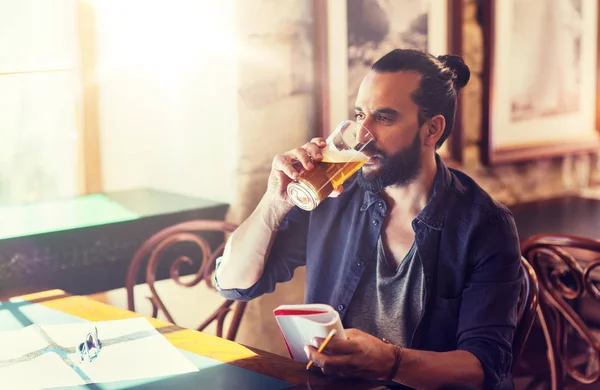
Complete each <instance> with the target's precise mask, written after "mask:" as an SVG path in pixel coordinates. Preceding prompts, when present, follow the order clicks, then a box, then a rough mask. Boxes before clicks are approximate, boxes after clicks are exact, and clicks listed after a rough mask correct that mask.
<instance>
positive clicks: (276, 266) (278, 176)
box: [215, 50, 521, 389]
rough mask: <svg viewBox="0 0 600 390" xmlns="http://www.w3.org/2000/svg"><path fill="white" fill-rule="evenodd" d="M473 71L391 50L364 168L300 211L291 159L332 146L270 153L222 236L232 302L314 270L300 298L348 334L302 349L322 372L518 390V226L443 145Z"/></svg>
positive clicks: (373, 75)
mask: <svg viewBox="0 0 600 390" xmlns="http://www.w3.org/2000/svg"><path fill="white" fill-rule="evenodd" d="M469 76H470V72H469V69H468V67H467V66H466V65H465V64H464V62H463V61H462V59H461V58H459V57H456V56H441V57H439V58H435V57H433V56H431V55H430V54H427V53H424V52H420V51H416V50H394V51H392V52H390V53H388V54H387V55H385V56H384V57H382V58H381V59H379V60H378V61H377V62H376V63H375V64H374V65H373V66H372V69H371V70H370V71H369V73H368V74H367V75H366V76H365V78H364V80H363V81H362V84H361V86H360V89H359V92H358V97H357V100H356V121H358V122H359V123H361V124H362V125H363V126H364V127H366V128H367V129H368V130H369V131H370V132H371V134H373V136H374V138H375V143H374V146H373V147H372V148H369V149H368V150H367V151H366V154H368V156H369V157H370V159H369V161H368V162H367V164H366V165H365V166H364V167H363V168H362V169H361V171H359V172H358V173H357V174H356V175H355V177H354V178H352V179H351V180H349V181H347V182H346V183H345V184H344V187H345V189H343V190H342V191H338V192H337V193H336V194H335V196H334V197H331V198H329V199H327V200H325V201H324V202H323V203H322V204H320V205H319V206H318V207H317V208H316V209H315V210H314V211H312V212H306V211H302V210H300V209H299V208H296V207H293V205H292V203H291V202H290V201H289V199H288V198H287V194H286V186H287V184H288V183H289V182H290V181H291V180H292V179H293V178H296V177H297V176H298V172H297V171H296V169H295V167H294V166H293V165H292V162H294V161H295V160H298V161H300V162H301V163H302V165H303V167H304V168H305V169H307V170H310V169H312V168H313V162H318V161H320V159H321V157H322V156H321V154H320V150H321V148H322V147H323V146H324V144H325V142H324V140H323V139H320V138H316V139H313V140H312V141H311V142H309V143H307V144H306V145H304V146H302V147H301V148H297V149H294V150H291V151H289V152H287V153H284V154H282V155H278V156H276V157H275V158H274V160H273V165H272V171H271V175H270V177H269V183H268V189H267V192H266V193H265V195H264V197H263V199H262V201H261V202H260V204H259V205H258V207H257V208H256V210H255V211H254V212H253V214H252V215H251V216H250V217H249V218H248V219H247V220H246V221H245V222H244V223H243V224H242V225H240V227H239V228H238V229H237V230H236V231H235V232H234V233H233V234H232V236H231V238H230V240H229V241H228V243H227V246H226V249H225V253H224V256H223V257H222V258H221V259H220V261H219V264H218V265H217V272H216V275H215V280H216V282H217V285H218V286H219V288H220V289H221V293H222V295H224V296H225V297H227V298H231V299H238V300H249V299H253V298H255V297H257V296H259V295H261V294H264V293H268V292H271V291H273V289H274V288H275V284H276V283H279V282H283V281H287V280H289V279H291V277H292V275H293V272H294V269H295V268H296V267H298V266H302V265H306V296H305V301H306V303H326V304H329V305H331V306H332V307H334V308H336V309H337V310H338V312H339V313H340V316H341V318H342V321H343V324H344V327H345V328H352V329H348V330H347V336H348V339H347V340H333V341H332V342H331V343H330V344H329V345H328V346H327V348H326V349H325V351H327V354H325V353H318V352H317V350H316V348H315V347H314V346H308V347H307V354H308V356H309V358H310V359H311V360H313V361H314V362H315V364H316V365H318V366H319V367H321V369H322V370H323V372H324V373H326V374H331V375H340V376H354V377H361V378H366V379H374V380H390V381H394V382H396V383H399V384H403V385H405V386H408V387H413V388H427V389H430V388H444V387H449V386H454V388H456V387H457V386H458V387H461V386H462V387H477V388H486V389H488V388H490V389H491V388H497V387H498V386H499V385H500V383H503V384H508V387H512V379H511V378H510V375H508V372H509V369H510V365H511V358H512V356H511V343H512V338H513V333H514V329H515V326H516V316H517V314H516V306H517V301H518V295H519V291H520V282H521V280H520V276H519V275H520V274H519V266H520V253H519V241H518V237H517V231H516V227H515V224H514V220H513V217H512V215H511V213H510V212H509V211H508V210H507V209H506V208H505V207H504V206H502V205H500V204H498V203H496V202H495V201H494V200H493V199H491V198H490V196H489V195H488V194H487V193H486V192H484V191H483V190H482V189H481V188H480V187H479V186H478V185H477V184H476V183H475V182H474V181H473V180H472V179H470V178H469V177H468V176H466V175H465V174H463V173H461V172H459V171H456V170H452V169H449V168H447V167H446V166H445V165H444V163H443V162H442V160H441V159H440V158H439V156H438V155H437V153H436V150H437V148H439V147H440V146H441V145H442V144H443V142H444V141H445V140H446V138H448V135H449V134H450V132H451V130H452V127H453V124H454V115H455V111H456V101H457V95H458V92H459V91H460V89H462V88H463V87H464V85H465V84H466V83H467V82H468V80H469ZM384 338H385V339H386V341H387V342H386V341H384V340H383V339H384ZM321 341H322V340H316V344H317V345H318V344H319V343H320V342H321Z"/></svg>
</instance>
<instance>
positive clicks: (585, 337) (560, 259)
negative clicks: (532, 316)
mask: <svg viewBox="0 0 600 390" xmlns="http://www.w3.org/2000/svg"><path fill="white" fill-rule="evenodd" d="M521 249H522V253H523V255H524V256H525V257H526V258H527V259H528V260H529V262H530V263H531V265H532V266H533V268H534V269H535V271H536V273H537V275H538V277H539V280H540V310H538V312H539V319H540V325H541V329H542V332H543V335H544V339H545V341H546V344H547V348H548V349H547V358H548V369H549V370H548V371H549V372H548V375H547V377H546V382H547V384H549V385H550V388H552V389H553V390H558V389H569V388H577V387H579V386H581V385H585V384H592V383H596V382H598V379H599V378H600V367H599V365H598V363H599V362H600V339H599V337H598V336H599V335H600V332H598V330H597V329H598V328H596V329H594V325H596V326H597V325H598V324H593V323H592V322H591V321H590V320H589V319H588V318H586V317H585V316H583V314H584V313H585V312H586V311H587V312H597V311H598V310H600V304H598V301H599V300H600V290H599V289H598V283H599V282H600V270H597V268H598V267H600V240H594V239H591V238H585V237H577V236H570V235H565V234H540V235H535V236H533V237H531V238H529V239H527V240H526V241H525V242H524V243H523V245H522V246H521ZM588 307H591V308H592V309H586V308H588Z"/></svg>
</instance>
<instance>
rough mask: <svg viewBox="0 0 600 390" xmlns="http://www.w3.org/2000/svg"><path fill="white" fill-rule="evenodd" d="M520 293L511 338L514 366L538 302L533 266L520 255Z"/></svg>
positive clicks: (531, 325) (534, 317)
mask: <svg viewBox="0 0 600 390" xmlns="http://www.w3.org/2000/svg"><path fill="white" fill-rule="evenodd" d="M520 270H521V276H522V284H521V295H520V296H519V306H518V308H517V328H516V330H515V335H514V338H513V345H512V352H513V361H512V366H513V368H514V367H515V365H516V363H517V361H518V360H519V358H520V357H521V353H522V352H523V348H524V347H525V343H526V342H527V338H528V337H529V333H530V332H531V328H532V327H533V323H534V322H535V319H536V313H537V310H538V304H539V282H538V278H537V275H536V273H535V271H534V269H533V267H532V266H531V265H530V264H529V262H528V261H527V259H525V258H524V257H521V268H520Z"/></svg>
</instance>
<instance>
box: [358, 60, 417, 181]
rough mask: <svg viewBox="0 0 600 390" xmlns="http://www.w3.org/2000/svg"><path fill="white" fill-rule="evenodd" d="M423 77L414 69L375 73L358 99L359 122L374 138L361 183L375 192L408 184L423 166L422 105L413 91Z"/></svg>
mask: <svg viewBox="0 0 600 390" xmlns="http://www.w3.org/2000/svg"><path fill="white" fill-rule="evenodd" d="M419 81H420V76H419V75H418V74H416V73H412V72H394V73H376V72H374V71H370V72H369V73H368V74H367V75H366V76H365V78H364V79H363V81H362V83H361V85H360V88H359V90H358V96H357V98H356V105H355V110H356V121H357V122H358V123H360V124H362V125H363V126H364V127H366V128H367V129H368V130H369V131H370V132H371V133H372V134H373V136H374V137H375V142H374V143H371V144H369V145H367V147H366V148H365V150H364V152H365V154H367V155H368V156H369V157H370V159H369V161H368V162H367V164H365V165H364V166H363V168H362V169H361V171H360V172H359V174H358V184H359V185H360V186H361V187H363V188H365V189H368V190H371V191H373V192H380V191H382V190H383V189H384V188H385V187H388V186H405V185H407V184H409V183H410V182H412V181H413V180H414V179H415V178H416V177H417V176H418V175H419V171H420V167H421V150H422V143H421V132H420V129H419V120H418V110H419V107H418V106H417V105H416V104H415V103H414V102H413V101H412V98H411V94H412V93H413V92H414V91H415V90H417V88H418V87H419Z"/></svg>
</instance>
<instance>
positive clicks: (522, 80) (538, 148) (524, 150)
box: [481, 0, 600, 165]
mask: <svg viewBox="0 0 600 390" xmlns="http://www.w3.org/2000/svg"><path fill="white" fill-rule="evenodd" d="M482 11H483V13H482V15H483V27H484V39H485V42H484V46H485V50H486V53H485V56H484V57H485V63H484V75H483V88H484V90H483V96H484V98H483V109H484V112H483V129H482V143H481V156H482V160H483V162H484V163H485V164H487V165H494V164H502V163H508V162H515V161H522V160H530V159H534V158H539V157H552V156H559V155H565V154H569V153H576V152H587V151H593V150H597V148H598V147H599V145H600V144H599V138H598V132H597V73H598V27H597V21H598V3H597V1H596V0H501V1H499V0H488V1H484V2H483V9H482Z"/></svg>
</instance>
